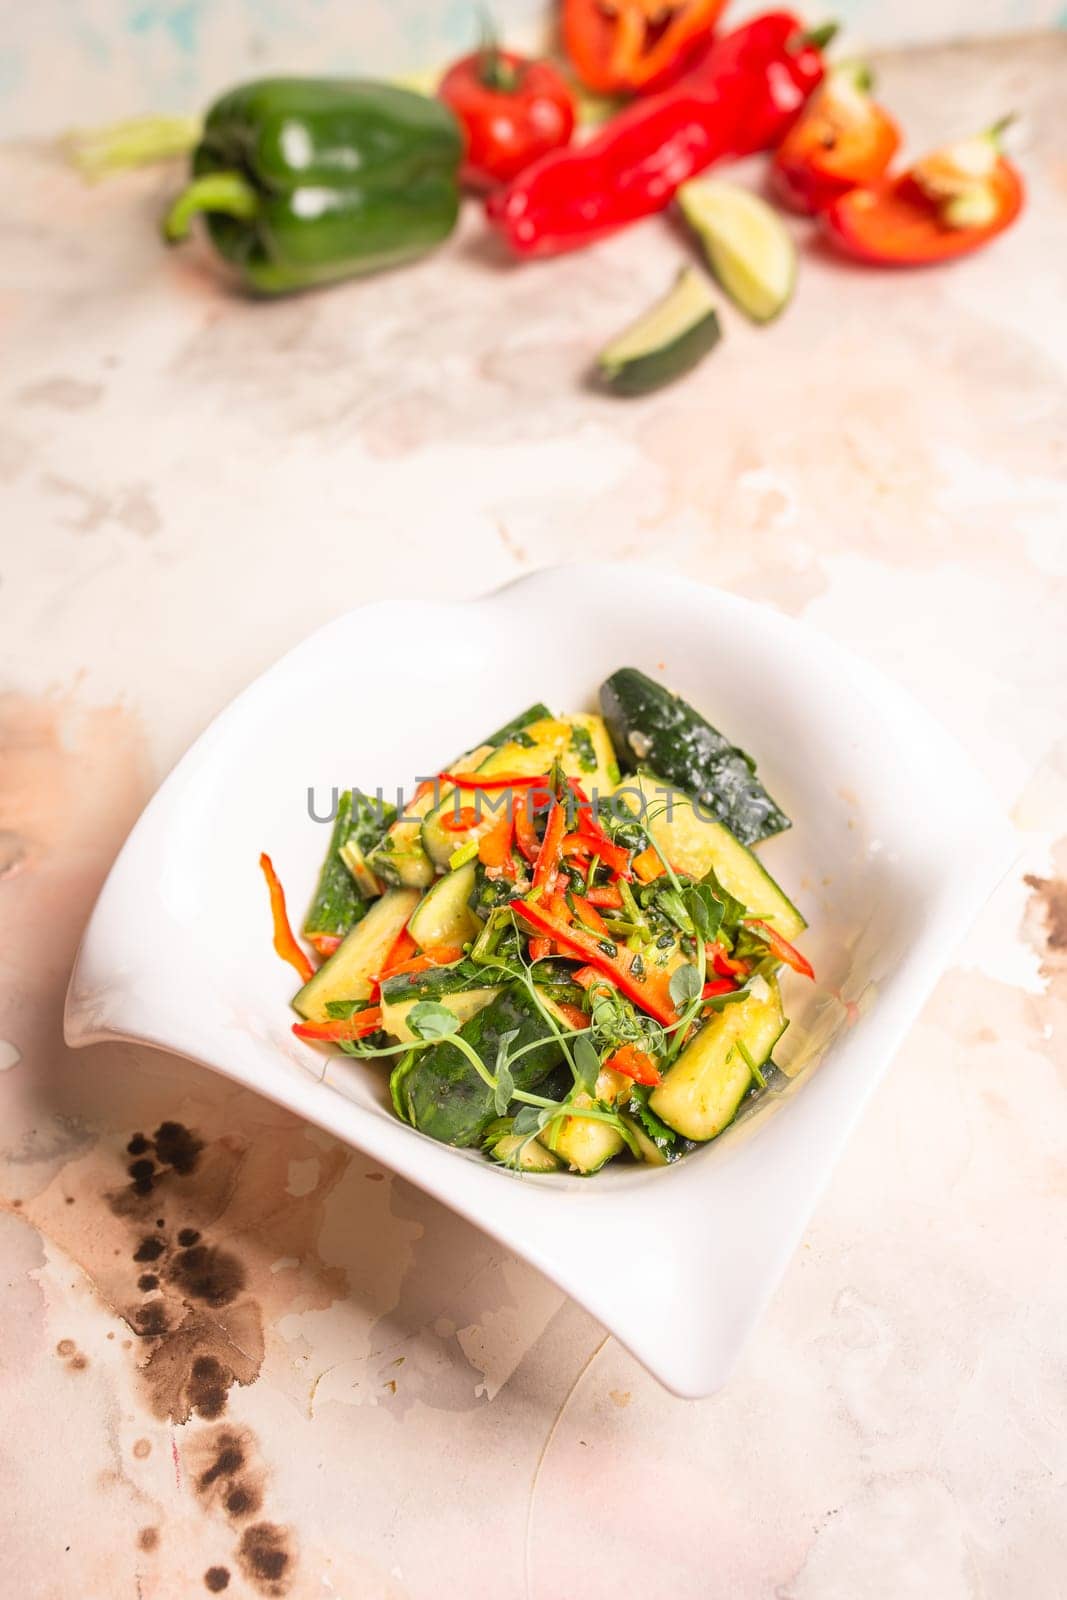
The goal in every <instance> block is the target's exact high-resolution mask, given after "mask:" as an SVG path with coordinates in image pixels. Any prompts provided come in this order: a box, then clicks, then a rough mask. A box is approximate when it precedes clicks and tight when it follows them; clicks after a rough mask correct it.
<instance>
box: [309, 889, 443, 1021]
mask: <svg viewBox="0 0 1067 1600" xmlns="http://www.w3.org/2000/svg"><path fill="white" fill-rule="evenodd" d="M418 899H419V895H418V891H417V890H416V889H389V890H387V892H386V893H385V894H383V895H382V898H381V899H380V900H375V901H374V903H373V905H372V906H371V907H370V910H369V911H368V912H367V914H366V916H365V917H364V918H363V920H362V922H357V923H356V926H355V927H354V928H353V929H352V932H351V933H350V934H348V935H347V937H346V938H345V940H344V942H343V943H342V944H341V945H340V946H339V947H338V948H337V949H336V950H335V951H334V953H333V955H332V956H331V957H330V959H329V961H324V962H323V964H322V966H321V967H320V968H319V970H318V972H316V973H315V974H314V976H313V977H311V978H309V979H308V981H307V983H305V985H304V987H303V988H302V989H301V990H300V991H299V993H298V994H296V995H295V996H294V998H293V1009H294V1010H295V1011H299V1013H300V1015H301V1016H302V1017H306V1018H307V1020H308V1021H309V1022H324V1021H325V1020H326V1018H327V1017H328V1015H329V1012H328V1011H327V1009H326V1008H327V1006H328V1005H329V1003H330V1001H331V1000H367V999H369V998H370V992H371V983H372V981H373V979H374V977H375V975H376V974H377V972H378V971H379V970H380V968H381V965H382V962H383V961H384V960H385V958H386V956H387V955H388V954H389V951H390V950H391V949H392V947H393V945H394V944H395V943H396V941H397V939H398V937H399V936H400V934H401V933H402V932H403V930H404V925H405V924H406V922H407V920H408V918H409V917H410V915H411V913H412V912H413V911H414V909H415V907H416V905H417V904H418Z"/></svg>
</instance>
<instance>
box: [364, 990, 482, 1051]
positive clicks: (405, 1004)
mask: <svg viewBox="0 0 1067 1600" xmlns="http://www.w3.org/2000/svg"><path fill="white" fill-rule="evenodd" d="M499 993H500V985H499V984H498V985H497V986H496V987H495V988H491V989H488V988H487V989H463V990H462V991H461V992H460V993H458V994H449V995H445V996H443V997H442V999H441V1000H440V1001H439V1002H438V1004H440V1005H443V1006H446V1007H447V1009H448V1010H449V1011H451V1013H452V1015H453V1016H454V1017H456V1018H457V1020H458V1021H459V1024H460V1026H461V1027H462V1026H463V1024H464V1023H465V1022H469V1021H470V1020H471V1018H472V1017H476V1016H477V1015H478V1012H479V1011H481V1010H483V1009H484V1008H485V1007H486V1006H487V1005H489V1004H490V1002H491V1001H493V1000H495V999H496V997H497V995H498V994H499ZM419 1003H420V997H419V996H418V995H414V996H413V997H412V998H411V999H410V1000H386V999H383V1000H382V1027H383V1029H384V1030H385V1032H386V1033H391V1034H392V1035H393V1037H394V1038H395V1039H398V1040H399V1041H400V1043H401V1044H410V1043H411V1042H412V1040H413V1039H414V1037H415V1035H414V1034H413V1033H412V1031H411V1029H410V1028H409V1027H408V1020H407V1019H408V1012H409V1011H410V1010H411V1008H412V1006H417V1005H418V1004H419Z"/></svg>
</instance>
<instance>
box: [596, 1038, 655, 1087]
mask: <svg viewBox="0 0 1067 1600" xmlns="http://www.w3.org/2000/svg"><path fill="white" fill-rule="evenodd" d="M604 1065H605V1066H606V1067H613V1068H614V1070H615V1071H616V1072H621V1073H622V1074H623V1075H624V1077H627V1078H632V1079H633V1081H634V1083H647V1084H650V1085H652V1086H655V1085H656V1084H657V1083H662V1082H663V1075H662V1073H661V1072H660V1070H659V1068H658V1067H657V1065H656V1063H655V1062H654V1061H653V1059H652V1057H651V1056H650V1055H649V1053H648V1051H647V1050H639V1049H638V1048H637V1046H636V1045H633V1044H624V1045H621V1046H620V1047H619V1049H618V1050H616V1051H615V1052H614V1053H613V1054H612V1055H610V1056H609V1057H608V1059H607V1060H606V1061H605V1063H604Z"/></svg>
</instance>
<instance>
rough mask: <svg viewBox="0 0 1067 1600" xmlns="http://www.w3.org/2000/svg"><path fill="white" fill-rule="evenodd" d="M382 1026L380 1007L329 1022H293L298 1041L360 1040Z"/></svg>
mask: <svg viewBox="0 0 1067 1600" xmlns="http://www.w3.org/2000/svg"><path fill="white" fill-rule="evenodd" d="M381 1025H382V1009H381V1006H368V1007H367V1009H366V1010H365V1011H357V1012H356V1013H355V1015H354V1016H351V1017H336V1018H334V1019H333V1020H332V1021H330V1022H294V1023H293V1032H294V1033H295V1034H296V1036H297V1038H298V1039H325V1040H329V1039H334V1040H336V1039H362V1038H363V1037H364V1036H365V1035H366V1034H368V1033H375V1032H376V1031H377V1030H378V1029H379V1028H380V1027H381Z"/></svg>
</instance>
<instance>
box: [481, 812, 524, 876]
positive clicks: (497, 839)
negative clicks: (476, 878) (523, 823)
mask: <svg viewBox="0 0 1067 1600" xmlns="http://www.w3.org/2000/svg"><path fill="white" fill-rule="evenodd" d="M514 833H515V823H514V821H513V820H512V818H511V817H501V819H500V821H499V822H494V823H493V826H492V827H491V828H490V829H488V831H487V832H486V833H483V834H482V836H481V838H480V839H479V840H478V860H479V861H480V862H481V863H482V866H483V867H488V868H489V869H490V871H493V872H497V873H500V872H506V873H507V874H508V876H509V877H511V876H514V872H515V862H514V860H513V859H512V855H511V841H512V838H513V837H514Z"/></svg>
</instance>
